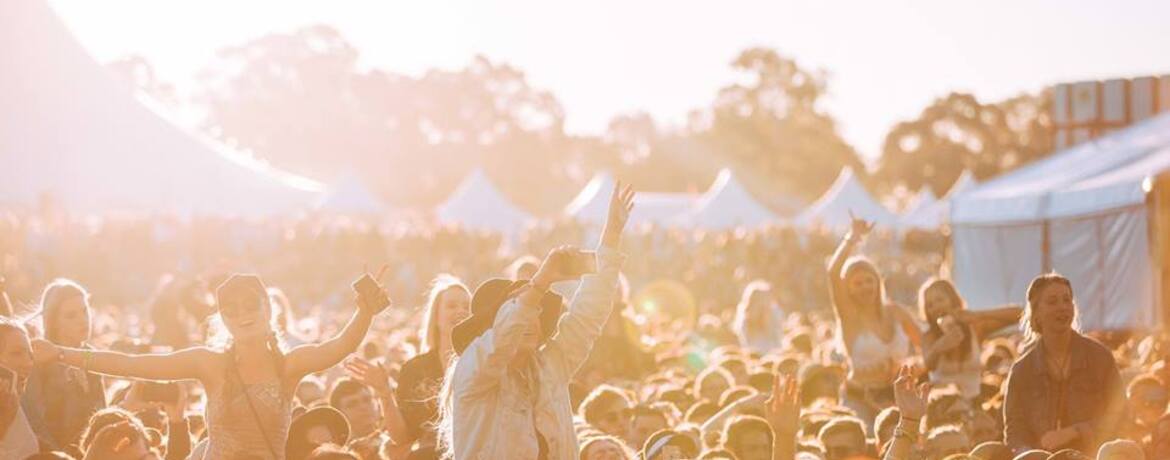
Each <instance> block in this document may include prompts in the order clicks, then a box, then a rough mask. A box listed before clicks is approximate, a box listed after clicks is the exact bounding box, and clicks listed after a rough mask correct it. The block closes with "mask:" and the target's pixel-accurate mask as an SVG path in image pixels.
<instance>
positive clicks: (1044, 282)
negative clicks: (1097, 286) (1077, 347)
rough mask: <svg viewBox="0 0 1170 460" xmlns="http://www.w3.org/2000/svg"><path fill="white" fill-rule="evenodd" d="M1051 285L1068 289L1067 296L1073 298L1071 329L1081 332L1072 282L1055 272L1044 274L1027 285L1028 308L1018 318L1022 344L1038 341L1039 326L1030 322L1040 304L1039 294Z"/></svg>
mask: <svg viewBox="0 0 1170 460" xmlns="http://www.w3.org/2000/svg"><path fill="white" fill-rule="evenodd" d="M1052 284H1060V285H1064V286H1065V287H1067V288H1068V292H1069V294H1072V296H1073V323H1072V328H1073V330H1074V331H1078V332H1079V331H1080V330H1081V324H1080V316H1079V315H1077V308H1076V294H1075V293H1074V292H1073V287H1072V281H1069V279H1068V278H1065V277H1064V276H1061V275H1060V274H1059V273H1056V272H1051V273H1045V274H1043V275H1040V276H1037V277H1036V278H1034V279H1032V283H1031V284H1029V285H1028V294H1027V300H1028V302H1027V305H1028V307H1027V308H1025V309H1024V314H1023V315H1021V316H1020V331H1021V332H1023V333H1024V343H1025V344H1029V345H1030V344H1032V343H1035V342H1036V340H1039V339H1040V325H1039V324H1036V322H1035V321H1032V318H1033V317H1035V316H1036V308H1038V305H1039V303H1040V293H1042V292H1044V289H1045V288H1047V287H1048V286H1050V285H1052Z"/></svg>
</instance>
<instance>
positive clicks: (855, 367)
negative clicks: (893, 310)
mask: <svg viewBox="0 0 1170 460" xmlns="http://www.w3.org/2000/svg"><path fill="white" fill-rule="evenodd" d="M848 351H849V379H850V380H853V379H854V376H855V374H861V375H872V374H873V373H874V372H881V373H889V372H892V371H893V370H894V369H896V366H898V365H900V364H901V363H902V361H903V360H905V359H906V358H907V357H908V356H910V338H909V337H907V336H906V331H904V330H902V326H901V325H900V324H895V325H894V337H892V338H891V339H890V341H889V342H884V341H882V339H881V338H879V337H878V336H877V334H874V333H873V331H868V330H867V331H865V332H862V333H859V334H857V335H856V336H854V337H853V346H852V347H850V348H849V350H848Z"/></svg>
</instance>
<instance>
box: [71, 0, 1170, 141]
mask: <svg viewBox="0 0 1170 460" xmlns="http://www.w3.org/2000/svg"><path fill="white" fill-rule="evenodd" d="M49 1H50V4H52V5H53V6H54V7H55V8H56V10H57V11H58V12H59V13H60V14H61V15H62V17H63V18H64V19H65V21H66V23H67V24H68V25H69V26H70V27H71V28H72V29H73V31H74V33H76V34H77V36H78V37H79V38H80V39H81V41H82V43H83V44H84V45H85V46H86V47H87V48H88V49H89V50H90V52H91V53H93V54H94V55H95V56H96V57H97V58H98V59H99V60H100V61H103V62H107V61H110V60H113V59H116V58H118V57H122V56H125V55H129V54H140V55H142V56H145V57H146V58H147V59H149V60H150V61H151V62H152V63H153V64H154V65H155V67H156V70H157V71H158V72H159V73H160V74H161V75H162V77H163V78H164V79H165V80H167V81H170V82H173V83H176V84H177V85H178V86H179V87H180V88H181V89H183V90H189V88H190V87H191V82H192V79H193V78H194V76H195V74H196V73H197V72H198V71H199V70H200V69H203V68H204V67H205V66H206V65H207V64H208V63H209V62H211V61H212V57H213V55H214V52H215V50H217V49H219V48H222V47H224V46H227V45H233V44H239V43H243V42H245V41H247V40H249V39H252V38H256V37H259V36H262V35H264V34H265V33H267V32H271V31H291V30H293V29H295V28H297V27H299V26H302V25H308V24H314V23H324V24H330V25H332V26H334V27H336V28H337V29H339V30H340V31H341V32H342V34H343V35H344V36H345V37H346V38H347V39H348V40H349V41H350V42H351V43H353V44H354V45H355V46H356V47H357V49H358V50H359V51H360V52H361V56H362V64H363V65H364V66H372V67H378V68H382V69H386V70H389V71H393V72H399V73H405V74H410V75H418V74H420V73H422V72H423V71H425V70H426V69H428V68H433V67H441V68H449V69H454V68H459V67H462V66H463V65H465V64H467V63H468V62H470V60H471V58H472V56H474V55H475V54H484V55H486V56H488V57H489V58H490V59H492V60H495V61H503V62H507V63H510V64H513V65H515V66H516V67H518V68H520V69H522V70H524V71H525V72H526V74H527V76H528V81H529V83H530V84H531V85H533V86H535V87H538V88H541V89H546V90H549V91H551V92H552V93H553V94H555V95H556V96H557V98H558V99H559V100H560V101H561V103H562V104H563V105H564V107H565V111H566V113H567V120H566V121H567V127H568V129H569V130H570V131H571V132H575V133H590V134H596V133H600V132H602V131H603V130H604V129H605V126H606V124H607V123H608V121H609V119H610V118H611V117H613V116H614V115H617V114H621V113H628V112H634V111H647V112H649V113H650V114H652V115H653V116H654V117H655V119H657V120H659V121H660V122H666V123H675V124H681V123H682V122H683V121H684V120H685V116H686V113H687V112H688V111H689V110H691V109H694V108H699V107H703V106H706V105H708V104H709V103H710V101H711V100H712V98H713V97H714V95H715V93H716V91H717V90H718V89H719V88H720V87H722V86H725V85H727V84H729V83H732V82H734V81H735V75H734V74H733V73H732V72H731V71H730V70H729V67H728V63H729V62H730V61H731V60H732V59H733V58H734V57H735V55H736V54H737V53H738V52H739V51H740V50H742V49H744V48H746V47H749V46H757V45H760V46H767V47H772V48H775V49H777V50H778V51H779V52H781V53H782V54H785V55H788V56H791V57H794V58H796V59H797V60H798V62H800V63H801V64H802V65H804V66H806V67H811V68H823V69H825V70H827V71H829V72H830V74H831V80H830V92H831V94H830V98H829V100H828V101H827V104H826V109H827V110H828V111H829V112H830V113H831V114H832V115H833V116H835V117H836V119H837V120H838V121H839V123H840V130H841V132H842V134H843V135H844V136H845V138H846V140H847V141H849V142H850V143H851V144H853V145H854V147H856V148H857V149H858V151H860V152H861V153H863V154H865V155H867V156H873V155H876V154H877V153H878V152H879V150H880V148H881V143H882V138H883V136H884V135H885V133H886V131H887V130H888V129H889V127H890V126H891V125H892V124H894V123H896V122H897V121H899V120H903V119H907V118H912V117H914V116H916V115H917V114H918V113H919V111H921V109H922V108H923V107H924V106H925V105H926V104H928V103H930V101H931V100H933V99H934V98H936V97H939V96H942V95H944V94H946V93H947V92H949V91H953V90H959V91H969V92H974V93H975V94H976V95H977V96H979V97H980V99H981V100H992V99H998V98H1003V97H1006V96H1010V95H1013V94H1015V93H1018V92H1020V91H1025V90H1028V91H1032V90H1038V89H1040V88H1043V87H1044V86H1047V85H1049V84H1052V83H1056V82H1064V81H1075V80H1084V79H1098V78H1109V77H1133V76H1140V75H1147V74H1163V73H1170V22H1168V19H1167V18H1170V2H1167V1H1158V0H1122V1H1118V0H1115V1H1074V0H1046V1H1023V0H1015V1H1013V0H980V1H961V2H960V1H949V0H948V1H940V0H889V1H867V0H857V1H843V0H802V1H793V0H775V1H746V0H723V1H718V2H715V1H685V0H684V1H679V0H674V1H667V0H643V1H631V0H590V1H560V0H556V1H553V0H493V1H485V0H454V1H448V0H411V1H402V0H380V1H372V0H371V1H357V0H338V1H332V2H322V1H308V0H246V1H245V0H199V1H194V0H165V1H159V0H101V1H94V0H49Z"/></svg>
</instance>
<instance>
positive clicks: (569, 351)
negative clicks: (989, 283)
mask: <svg viewBox="0 0 1170 460" xmlns="http://www.w3.org/2000/svg"><path fill="white" fill-rule="evenodd" d="M633 198H634V193H633V191H631V190H630V188H629V187H628V186H622V185H621V184H618V185H617V186H615V188H614V190H613V195H612V197H611V199H610V203H609V215H608V218H607V220H606V223H605V229H604V230H603V232H602V237H601V244H600V245H599V247H598V249H597V254H596V259H595V260H592V261H591V260H587V258H592V257H593V256H592V255H591V254H590V253H588V252H582V251H579V250H576V249H574V248H569V247H561V248H558V249H555V250H553V251H552V252H550V253H549V255H548V257H547V258H546V259H545V260H544V262H543V263H542V264H541V266H540V269H539V270H538V271H537V273H536V274H535V275H534V276H533V278H532V280H531V281H509V280H500V279H497V280H489V281H486V282H484V283H483V284H482V285H480V287H479V288H477V289H476V291H475V293H474V295H473V296H472V300H471V317H469V318H467V319H466V320H464V321H462V322H460V323H459V325H458V326H456V327H455V329H454V330H453V331H452V332H453V335H452V343H453V345H454V347H455V352H456V354H457V355H458V358H457V360H456V361H455V363H454V364H453V365H452V366H451V367H450V369H449V371H448V374H447V377H446V379H445V381H444V385H443V391H442V392H441V396H440V402H441V404H442V406H441V408H440V424H439V430H438V432H439V434H440V436H439V439H440V440H441V442H442V443H443V448H444V449H445V451H446V454H447V456H448V457H450V458H454V459H456V460H464V459H472V458H517V459H519V458H524V459H532V458H535V459H558V460H569V459H576V458H578V455H579V447H578V443H577V434H576V432H575V431H574V428H573V408H572V407H571V404H570V399H569V381H570V379H572V377H573V375H574V374H575V373H576V371H577V369H578V368H579V367H580V366H581V363H582V362H584V361H585V358H586V357H587V356H588V355H589V352H590V350H591V349H592V347H593V343H594V341H595V340H596V339H597V337H598V336H599V335H601V329H602V326H603V325H604V324H605V321H606V319H607V318H609V315H610V312H611V310H612V308H613V304H614V302H613V300H614V296H615V295H616V292H617V283H618V271H619V269H620V268H621V264H622V262H623V259H624V256H623V255H622V254H621V253H619V252H618V251H619V245H620V243H621V234H622V229H623V228H624V227H625V224H626V221H627V220H628V219H629V216H630V210H631V209H632V208H633ZM591 263H592V264H596V267H595V268H596V270H593V269H592V268H593V267H589V265H590V264H591ZM593 271H595V272H596V273H595V274H588V275H584V276H583V277H582V275H583V274H584V273H587V272H593ZM579 278H580V279H582V281H581V285H580V287H579V288H578V290H577V293H576V294H575V295H574V297H573V300H572V301H571V302H570V303H569V307H568V310H567V313H566V314H564V315H563V316H562V315H561V311H562V309H563V307H562V304H563V302H562V300H561V299H560V297H559V296H557V295H556V294H553V293H552V292H550V291H549V288H550V286H551V285H552V284H553V283H556V282H559V281H570V280H576V279H579Z"/></svg>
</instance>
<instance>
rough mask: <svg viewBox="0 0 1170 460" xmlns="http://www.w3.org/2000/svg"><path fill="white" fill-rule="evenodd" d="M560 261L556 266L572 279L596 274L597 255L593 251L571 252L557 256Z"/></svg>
mask: <svg viewBox="0 0 1170 460" xmlns="http://www.w3.org/2000/svg"><path fill="white" fill-rule="evenodd" d="M558 255H559V256H560V257H561V260H558V261H557V266H558V267H560V270H561V271H562V272H563V273H564V274H566V275H571V276H574V277H580V276H581V275H588V274H591V273H597V253H596V252H594V251H573V252H562V253H560V254H558Z"/></svg>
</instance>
